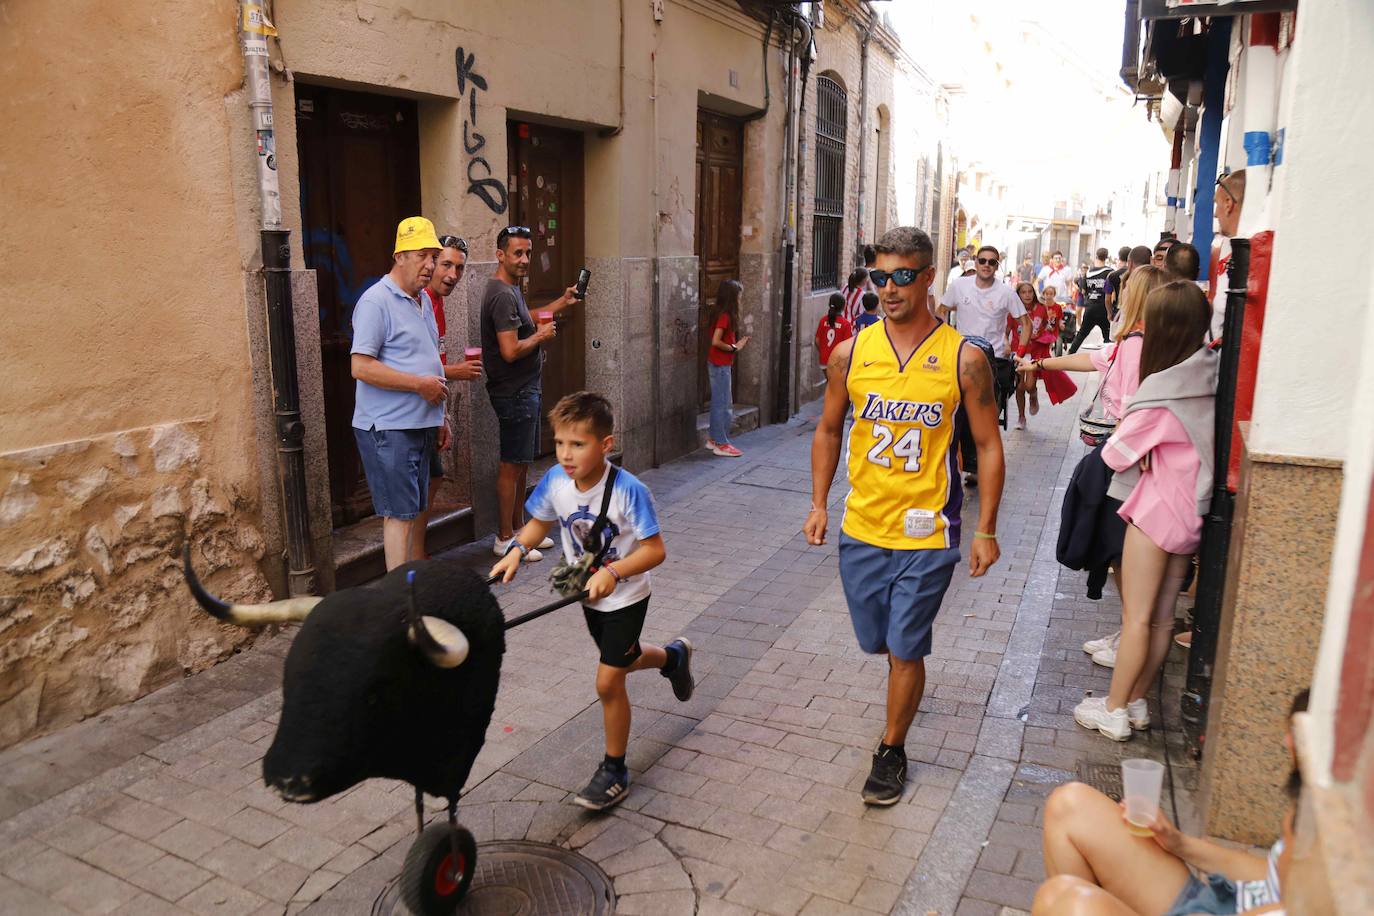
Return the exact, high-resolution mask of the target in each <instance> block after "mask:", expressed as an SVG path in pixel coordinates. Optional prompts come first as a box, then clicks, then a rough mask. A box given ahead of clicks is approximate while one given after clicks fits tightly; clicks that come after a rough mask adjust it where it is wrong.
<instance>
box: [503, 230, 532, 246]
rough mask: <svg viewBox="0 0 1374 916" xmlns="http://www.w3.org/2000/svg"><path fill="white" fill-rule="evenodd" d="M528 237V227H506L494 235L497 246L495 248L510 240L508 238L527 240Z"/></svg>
mask: <svg viewBox="0 0 1374 916" xmlns="http://www.w3.org/2000/svg"><path fill="white" fill-rule="evenodd" d="M529 237H530V227H529V226H507V227H506V228H504V229H502V230H501V231H500V232H498V233H496V244H497V246H498V247H499V246H500V244H501V243H502V242H504V241H505V240H506V239H510V238H516V239H527V238H529Z"/></svg>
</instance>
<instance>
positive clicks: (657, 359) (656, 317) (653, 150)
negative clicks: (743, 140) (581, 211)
mask: <svg viewBox="0 0 1374 916" xmlns="http://www.w3.org/2000/svg"><path fill="white" fill-rule="evenodd" d="M655 31H657V29H655ZM649 69H650V71H651V79H652V82H651V84H650V90H649V93H650V94H649V104H650V106H651V107H652V108H653V131H654V136H653V143H652V145H651V146H650V154H651V155H652V157H653V164H654V194H653V196H654V224H653V226H652V229H653V240H654V263H653V313H652V314H651V315H650V316H649V323H650V325H651V326H652V328H653V335H654V336H653V341H652V342H651V345H650V347H649V373H650V374H649V403H650V405H651V407H652V410H653V432H652V433H651V435H650V448H649V461H650V465H651V466H652V467H658V425H659V422H658V421H659V408H660V406H661V398H662V387H663V382H662V379H660V378H659V373H660V372H662V367H663V357H662V354H661V353H660V352H659V351H660V347H661V341H662V335H663V317H662V316H661V315H660V314H659V310H660V309H661V308H662V304H663V285H662V283H663V278H662V274H661V273H660V271H659V263H658V262H659V253H658V244H659V228H660V224H661V223H662V221H663V215H662V214H663V206H662V202H661V201H660V200H659V194H658V48H657V47H655V48H654V50H652V51H650V52H649Z"/></svg>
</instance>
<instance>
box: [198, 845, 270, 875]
mask: <svg viewBox="0 0 1374 916" xmlns="http://www.w3.org/2000/svg"><path fill="white" fill-rule="evenodd" d="M196 861H197V863H198V864H199V865H201V866H202V867H203V868H206V869H209V870H210V871H212V872H214V873H215V874H217V875H219V876H220V877H222V878H225V879H227V880H228V881H230V882H232V883H234V884H239V885H246V884H248V883H249V882H250V881H252V880H253V879H254V878H256V877H258V876H259V875H261V874H263V873H264V872H266V871H268V870H269V869H271V868H272V867H273V866H274V865H276V864H277V863H278V862H280V861H281V860H280V859H278V858H277V857H276V856H273V855H271V854H270V853H266V852H263V851H262V850H261V849H258V848H257V847H255V846H250V845H249V844H247V843H245V842H243V841H242V840H239V839H235V838H233V837H230V838H228V839H226V840H225V841H224V842H223V843H221V844H220V845H219V846H216V847H215V848H214V849H213V850H211V851H210V852H208V853H206V854H205V855H203V856H201V857H199V858H198V859H197V860H196Z"/></svg>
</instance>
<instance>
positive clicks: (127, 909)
mask: <svg viewBox="0 0 1374 916" xmlns="http://www.w3.org/2000/svg"><path fill="white" fill-rule="evenodd" d="M0 909H3V907H0ZM112 912H113V913H114V914H115V916H185V913H186V911H185V910H183V909H182V908H181V907H179V906H177V905H176V904H174V903H168V902H167V901H166V900H163V899H162V898H161V897H158V896H156V895H154V894H150V893H148V892H147V891H144V892H143V893H141V894H139V895H138V896H137V897H135V898H134V899H132V900H130V901H129V902H127V903H125V904H124V905H123V906H121V907H119V909H117V910H114V911H112Z"/></svg>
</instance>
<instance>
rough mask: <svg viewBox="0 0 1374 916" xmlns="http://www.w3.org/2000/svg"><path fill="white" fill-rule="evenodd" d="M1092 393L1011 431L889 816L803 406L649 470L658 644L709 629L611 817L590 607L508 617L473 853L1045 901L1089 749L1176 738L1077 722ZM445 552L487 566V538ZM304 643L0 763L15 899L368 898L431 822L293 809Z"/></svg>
mask: <svg viewBox="0 0 1374 916" xmlns="http://www.w3.org/2000/svg"><path fill="white" fill-rule="evenodd" d="M1080 397H1081V395H1080ZM1076 403H1077V402H1072V403H1070V404H1066V405H1061V406H1059V407H1056V408H1050V407H1049V406H1048V405H1046V407H1045V409H1043V410H1042V411H1041V412H1040V414H1039V415H1038V416H1037V417H1034V418H1033V419H1032V421H1031V423H1032V426H1031V429H1030V431H1028V432H1015V431H1009V432H1007V433H1006V434H1005V436H1004V441H1005V442H1006V451H1007V461H1008V479H1007V486H1006V490H1005V496H1004V499H1003V503H1002V510H1001V515H1000V521H999V538H1000V544H1001V549H1002V559H1001V561H1000V562H999V563H998V565H997V566H996V567H994V569H993V570H992V572H991V573H990V574H989V575H987V576H986V577H984V578H982V579H979V580H971V579H969V578H968V575H967V566H966V565H962V564H961V567H960V569H959V571H957V572H956V575H955V580H954V583H953V585H952V586H951V588H950V591H949V593H948V595H947V597H946V600H945V603H944V608H943V610H942V612H941V616H940V620H939V622H938V624H937V626H936V632H935V649H934V655H933V656H932V657H931V658H930V659H929V660H928V666H927V671H928V680H927V690H926V698H925V700H924V702H923V703H922V704H921V713H920V715H919V716H918V717H917V720H916V724H915V727H914V728H913V729H912V732H911V735H910V738H909V740H908V744H907V753H908V756H909V758H910V759H911V760H912V762H913V766H912V769H911V775H910V784H909V788H908V792H907V795H906V796H905V797H904V798H903V800H902V802H901V803H900V804H898V805H896V806H894V807H892V808H885V809H881V808H879V809H875V808H866V807H865V806H864V805H863V804H862V803H861V802H860V800H859V793H858V790H859V787H860V785H861V784H862V782H863V779H864V777H865V775H866V773H867V769H868V763H869V755H870V754H871V752H872V749H873V746H874V744H875V742H876V740H877V737H878V735H879V732H880V730H881V728H882V721H883V709H884V705H883V704H884V689H883V685H884V676H885V673H886V666H885V664H884V662H883V661H882V660H881V659H877V658H866V657H865V656H863V655H862V654H861V653H860V652H859V651H858V649H857V647H856V645H855V643H854V638H853V633H852V631H851V629H850V624H849V619H848V615H847V613H846V610H845V604H844V598H843V595H842V593H841V589H840V584H839V580H838V577H837V572H836V551H835V546H834V545H835V541H836V535H837V530H836V529H837V528H838V524H839V513H838V512H836V513H833V514H832V522H833V527H832V532H831V535H830V538H829V541H830V543H829V544H828V545H827V546H826V547H824V548H808V547H807V546H806V545H805V543H804V541H803V539H802V537H801V535H800V534H799V528H800V525H801V522H802V519H803V517H804V516H805V514H806V510H807V507H808V505H809V501H810V497H809V490H810V485H809V470H808V466H809V447H810V442H811V432H812V430H813V428H814V419H813V418H814V408H813V409H811V410H809V411H808V412H806V413H804V414H803V416H802V417H800V418H798V419H794V420H793V421H792V422H791V423H788V424H785V425H779V426H773V427H768V428H765V429H763V430H760V431H758V432H755V433H751V434H748V435H746V436H743V437H741V438H740V439H739V440H738V443H739V445H740V447H741V448H742V449H743V450H744V451H745V457H744V458H743V459H740V460H724V459H719V458H714V457H711V456H710V455H709V454H708V453H706V452H698V453H696V454H695V455H693V456H691V457H689V458H686V459H683V460H681V461H678V462H675V463H673V464H671V465H668V466H665V467H662V468H660V469H657V470H654V471H649V472H647V473H645V474H643V475H642V478H643V479H644V480H645V481H646V483H647V484H648V485H649V486H650V488H651V489H652V490H653V491H654V494H655V498H656V500H657V503H658V508H659V513H660V519H661V521H662V523H663V527H664V535H665V539H666V542H667V546H668V553H669V558H668V561H667V563H666V564H665V565H664V567H663V568H662V569H660V570H657V571H655V573H654V577H655V583H654V597H653V600H652V603H651V607H650V614H649V622H648V626H647V628H646V632H645V637H646V639H648V640H650V641H655V642H662V641H666V640H667V639H670V638H672V637H673V636H676V635H678V634H686V635H687V636H689V637H690V638H691V639H692V641H693V643H694V644H695V646H696V649H697V653H696V656H695V661H694V667H695V669H696V674H697V693H696V696H695V697H694V698H693V699H692V700H691V701H690V702H688V703H685V704H682V703H678V702H677V701H676V700H675V699H674V698H673V696H672V692H671V689H670V688H669V685H668V682H667V681H666V680H663V679H661V678H659V677H655V676H651V675H650V674H642V675H638V676H636V677H634V678H632V679H631V681H630V694H631V699H632V702H633V703H634V706H635V718H634V726H633V737H632V739H631V743H630V753H629V763H630V766H631V769H632V770H633V772H634V777H635V782H634V786H633V789H632V792H631V794H630V796H629V797H628V798H627V800H626V801H625V802H624V804H623V805H621V806H620V807H619V808H617V809H615V810H614V811H613V812H612V813H610V814H608V815H600V816H598V815H592V814H589V813H588V812H586V811H584V810H583V809H581V808H579V807H576V806H575V805H573V804H572V803H571V801H570V798H571V794H572V793H573V792H575V791H576V790H577V789H578V788H580V787H581V786H582V785H583V784H584V783H585V782H586V780H587V779H588V777H589V776H590V774H591V773H592V771H593V769H594V768H595V766H596V763H597V762H598V761H599V759H600V757H601V754H602V743H601V713H600V707H599V706H598V705H597V704H596V698H595V693H594V691H593V688H592V680H593V672H594V661H595V654H594V651H593V646H592V644H591V642H590V640H589V639H587V638H586V635H585V631H584V626H583V623H582V620H581V615H580V614H579V613H578V612H576V611H575V610H573V611H566V612H560V613H557V614H554V615H552V616H550V617H546V618H543V619H541V620H539V621H538V622H536V623H532V624H530V625H528V626H525V627H521V628H519V629H517V630H513V631H511V633H510V636H509V645H508V649H507V655H506V659H505V662H504V667H503V674H502V684H501V692H500V697H499V700H498V703H497V708H496V713H495V716H494V718H493V721H492V725H491V728H490V729H489V731H488V734H487V741H486V745H485V749H484V751H483V753H482V755H481V757H480V758H479V760H478V764H477V766H476V768H475V769H474V772H473V774H472V778H471V779H470V781H469V792H468V794H467V795H466V796H465V797H464V800H463V801H462V803H461V804H460V806H459V815H460V820H461V821H462V823H463V824H464V825H465V826H466V827H468V828H469V829H470V830H472V831H473V833H474V834H475V835H476V837H477V839H478V841H479V842H481V841H486V840H493V839H520V838H525V839H529V840H532V841H539V842H547V843H557V844H561V845H563V846H566V847H569V848H572V849H575V850H577V851H579V852H580V853H581V854H583V855H584V856H586V857H588V858H590V859H591V860H593V861H595V862H596V863H598V864H599V865H600V866H601V868H602V869H604V870H605V872H606V873H607V874H608V875H610V877H611V878H612V879H613V881H614V884H615V889H616V893H617V895H618V902H617V911H618V912H620V913H625V914H636V913H643V914H691V913H694V912H695V913H701V914H736V913H738V914H745V913H750V912H763V913H772V914H784V916H789V914H794V913H804V914H821V913H868V912H877V913H887V912H898V913H915V914H928V913H937V914H999V913H1014V912H1017V911H1022V910H1028V909H1029V905H1030V899H1031V895H1032V894H1033V892H1034V889H1035V887H1036V885H1037V884H1038V882H1039V881H1040V880H1041V878H1042V877H1043V870H1042V863H1041V854H1040V830H1039V823H1040V814H1041V808H1042V804H1043V800H1044V797H1045V796H1046V795H1047V794H1048V792H1049V790H1050V789H1052V788H1053V787H1054V786H1055V785H1057V784H1059V783H1061V782H1064V781H1066V780H1069V779H1072V778H1077V777H1078V775H1079V773H1080V771H1081V770H1080V768H1081V767H1084V766H1086V765H1092V764H1100V763H1107V764H1111V763H1115V762H1116V761H1117V760H1119V759H1120V757H1122V756H1126V755H1130V756H1141V755H1147V754H1148V755H1152V756H1156V757H1159V756H1160V755H1161V754H1162V753H1163V746H1164V741H1163V738H1162V737H1161V731H1160V729H1158V728H1156V729H1155V731H1154V732H1152V733H1151V734H1150V736H1149V737H1148V738H1147V737H1142V736H1138V737H1136V738H1135V739H1134V740H1133V741H1131V742H1129V743H1127V744H1125V745H1117V744H1115V743H1113V742H1109V741H1107V740H1106V739H1104V738H1101V737H1099V736H1097V735H1091V734H1089V733H1087V732H1085V731H1083V730H1082V729H1079V728H1078V727H1077V726H1076V725H1075V724H1074V722H1073V720H1072V716H1071V710H1072V706H1073V704H1074V703H1076V702H1077V701H1078V700H1079V699H1081V698H1082V695H1083V692H1084V690H1085V689H1096V690H1098V691H1105V689H1106V686H1107V680H1108V675H1109V672H1108V671H1106V669H1101V668H1097V669H1094V668H1093V666H1092V664H1091V662H1090V660H1089V658H1088V657H1087V656H1086V655H1085V654H1083V652H1082V651H1081V650H1080V644H1081V643H1082V641H1083V640H1084V639H1086V638H1090V637H1092V636H1095V635H1102V634H1105V633H1107V632H1109V631H1111V630H1112V629H1115V627H1116V619H1117V615H1118V607H1119V605H1118V604H1117V603H1116V601H1115V596H1114V593H1112V592H1110V591H1109V594H1108V597H1107V599H1106V600H1103V601H1100V602H1090V601H1087V600H1086V599H1082V598H1081V597H1080V596H1081V595H1082V593H1083V586H1082V575H1081V574H1077V573H1070V572H1067V571H1063V570H1061V568H1060V567H1059V566H1058V565H1057V564H1056V562H1055V559H1054V546H1055V537H1056V534H1057V530H1058V520H1059V505H1060V500H1061V496H1062V486H1063V485H1064V483H1065V482H1066V481H1067V479H1068V476H1069V473H1070V471H1071V470H1072V468H1073V466H1074V463H1075V462H1076V461H1077V459H1078V458H1079V456H1080V455H1081V454H1082V452H1083V447H1082V446H1081V445H1080V444H1079V443H1078V442H1077V439H1076V437H1073V436H1072V435H1071V427H1072V426H1073V419H1074V417H1075V416H1076V410H1077V408H1076V407H1075V404H1076ZM841 473H843V471H841ZM844 489H845V488H844V486H843V485H837V486H836V487H835V489H834V491H833V492H832V496H833V497H834V502H835V504H836V505H838V504H839V503H840V502H841V501H842V499H843V495H844ZM973 503H974V504H973V505H969V506H966V507H965V510H964V511H965V515H964V517H965V519H966V521H968V523H969V525H970V526H971V525H972V523H973V520H975V519H976V517H977V508H976V497H975V498H974V499H973ZM969 530H971V527H970V529H969ZM965 553H967V550H965ZM452 555H454V556H457V557H460V558H462V559H464V560H466V561H469V562H471V563H472V564H473V565H475V566H480V567H482V568H483V569H485V568H486V566H487V564H488V563H489V562H490V560H491V556H490V552H489V541H483V542H482V544H481V545H480V547H479V546H469V547H468V548H465V549H463V550H460V551H457V552H455V553H454V554H452ZM551 563H552V561H551V560H545V561H544V562H543V563H542V564H540V565H538V566H535V567H533V568H531V569H529V570H527V571H526V572H525V574H524V575H523V576H522V577H521V578H520V579H518V580H517V581H516V582H515V583H514V584H512V585H510V586H503V587H498V596H499V598H500V599H501V602H502V605H503V608H504V610H505V611H506V613H507V615H508V616H510V615H513V614H516V613H519V612H521V611H523V610H527V609H529V608H532V607H534V606H536V605H538V604H541V603H543V602H544V601H546V600H547V596H548V591H547V584H546V581H545V576H546V574H547V571H548V568H549V567H550V566H551ZM187 606H188V611H187V612H188V613H194V611H192V610H191V609H190V608H191V602H190V600H189V598H188V600H187ZM289 640H290V636H289V634H285V635H276V636H272V637H270V638H265V639H262V640H260V641H259V642H258V644H257V645H256V646H255V647H254V648H253V649H251V650H249V651H246V652H244V653H242V654H240V655H238V656H236V657H234V658H232V659H231V660H229V661H227V662H225V663H223V664H221V665H219V666H218V667H216V668H214V669H212V670H210V671H207V672H205V673H204V674H201V675H197V676H195V677H192V678H189V679H186V680H184V681H182V682H180V683H177V684H175V685H173V686H170V687H167V688H165V689H163V690H160V691H158V692H157V693H154V694H152V695H150V696H148V697H146V698H144V699H143V700H141V701H139V702H137V703H134V704H131V705H129V706H126V707H122V708H119V709H116V710H113V711H111V712H108V713H106V714H104V715H102V716H99V717H97V718H94V719H91V720H88V721H86V722H83V723H81V724H79V725H76V726H74V727H71V728H68V729H66V730H64V731H62V732H59V733H56V734H53V735H50V736H47V737H44V738H41V739H38V740H35V741H31V742H29V743H27V744H24V745H21V746H18V747H15V748H12V749H10V750H9V751H6V752H4V753H3V754H2V755H0V818H2V819H3V820H0V912H5V913H68V912H74V913H107V912H116V913H138V914H157V913H162V912H168V913H170V912H183V911H189V912H193V913H235V914H237V913H282V912H290V913H296V912H302V911H304V912H308V913H311V914H320V913H325V914H328V913H341V914H342V913H349V914H355V913H367V912H369V911H370V910H371V907H372V906H373V903H374V901H375V900H376V899H377V897H378V895H379V893H380V892H381V890H382V889H383V887H384V886H385V884H386V882H388V881H389V880H390V879H391V878H392V877H394V876H395V875H396V874H397V872H398V871H399V869H400V866H401V862H402V860H403V858H404V855H405V851H406V849H407V847H408V845H409V844H410V842H411V840H412V838H413V833H414V817H413V814H412V811H411V803H412V795H411V789H410V787H409V786H406V785H403V784H398V783H383V782H380V781H374V782H371V783H367V784H364V785H362V786H359V787H357V788H355V789H354V790H352V791H350V792H347V793H345V794H344V795H342V796H339V797H335V798H333V799H330V800H329V801H327V802H324V803H321V804H317V805H312V806H298V805H288V804H286V803H284V802H282V801H281V800H279V799H278V798H277V797H276V796H275V795H273V794H271V793H269V792H268V791H267V790H266V789H264V788H263V786H262V784H261V778H260V777H261V757H262V755H263V753H264V752H265V750H266V747H267V745H268V744H269V743H270V741H271V738H272V733H273V729H274V722H275V720H276V710H277V708H278V705H279V700H280V694H279V691H278V689H277V688H278V686H279V678H280V668H281V661H282V657H283V656H284V654H285V651H286V649H287V648H288V646H289ZM1152 713H1153V714H1154V716H1155V717H1156V721H1158V716H1159V714H1160V711H1159V708H1158V706H1157V705H1156V703H1155V701H1154V700H1152ZM1168 724H1169V725H1170V726H1171V727H1170V729H1169V734H1170V736H1171V740H1170V754H1171V760H1172V762H1173V764H1174V766H1175V771H1174V782H1175V784H1176V785H1180V784H1182V783H1184V782H1187V781H1188V780H1189V778H1190V775H1191V770H1189V769H1183V770H1182V771H1180V768H1181V766H1182V764H1181V759H1182V756H1183V755H1182V752H1181V747H1180V746H1179V745H1178V744H1177V742H1176V740H1175V739H1174V738H1173V736H1174V735H1176V733H1177V728H1176V726H1177V716H1176V712H1175V711H1174V710H1170V716H1169V721H1168ZM1186 800H1187V799H1186V797H1180V798H1179V799H1178V802H1179V804H1180V808H1181V809H1182V810H1181V812H1180V813H1183V814H1184V823H1185V825H1188V823H1189V822H1188V815H1187V813H1186V811H1187V805H1185V804H1183V802H1185V801H1186ZM431 801H432V800H431ZM1167 805H1168V802H1167V801H1166V807H1167ZM431 811H432V812H434V813H435V814H439V813H440V812H441V806H438V805H434V804H431Z"/></svg>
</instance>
